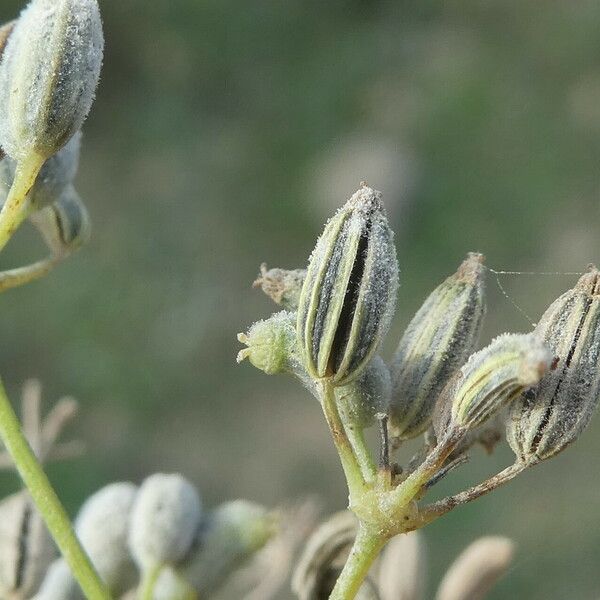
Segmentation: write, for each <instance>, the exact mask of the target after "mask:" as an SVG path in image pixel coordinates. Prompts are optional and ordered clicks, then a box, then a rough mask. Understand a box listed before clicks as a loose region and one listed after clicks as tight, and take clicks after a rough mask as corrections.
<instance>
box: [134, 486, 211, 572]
mask: <svg viewBox="0 0 600 600" xmlns="http://www.w3.org/2000/svg"><path fill="white" fill-rule="evenodd" d="M201 516H202V502H201V500H200V496H199V494H198V491H197V490H196V488H195V487H194V486H193V485H192V484H191V483H190V482H189V481H187V479H185V478H184V477H182V476H181V475H179V474H172V475H165V474H156V475H152V476H150V477H148V478H147V479H146V480H145V481H144V482H143V483H142V485H141V486H140V489H139V492H138V495H137V497H136V501H135V504H134V507H133V512H132V515H131V526H130V530H129V548H130V550H131V554H132V556H133V558H134V560H135V561H136V563H137V564H138V566H139V567H140V569H141V570H142V571H144V570H147V569H151V568H153V567H155V566H156V565H161V564H176V563H178V562H179V561H181V560H183V559H184V558H185V556H186V554H187V553H188V551H189V550H190V548H191V546H192V543H193V541H194V538H195V535H196V532H197V529H198V527H199V525H200V520H201Z"/></svg>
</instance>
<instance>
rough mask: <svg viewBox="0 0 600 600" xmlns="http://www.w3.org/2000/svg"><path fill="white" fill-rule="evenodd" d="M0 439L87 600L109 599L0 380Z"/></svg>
mask: <svg viewBox="0 0 600 600" xmlns="http://www.w3.org/2000/svg"><path fill="white" fill-rule="evenodd" d="M0 436H1V437H2V440H3V441H4V445H5V446H6V449H7V450H8V452H9V453H10V455H11V456H12V458H13V460H14V462H15V465H16V467H17V470H18V471H19V475H20V476H21V478H22V479H23V482H24V483H25V485H26V486H27V489H28V490H29V493H30V495H31V498H32V499H33V502H34V504H35V505H36V507H37V509H38V511H39V512H40V514H41V516H42V518H43V519H44V522H45V523H46V526H47V527H48V530H49V531H50V533H51V534H52V537H53V538H54V541H55V542H56V544H57V545H58V547H59V549H60V551H61V553H62V555H63V557H64V559H65V561H66V562H67V564H68V565H69V567H70V568H71V571H72V572H73V576H74V577H75V579H77V581H78V582H79V585H80V586H81V589H82V590H83V592H84V594H85V596H86V598H88V600H110V594H109V593H108V591H107V590H106V588H105V587H104V584H103V583H102V581H101V580H100V578H99V576H98V574H97V573H96V571H95V569H94V567H93V565H92V563H91V562H90V559H89V558H88V556H87V554H86V553H85V551H84V550H83V548H82V547H81V544H80V543H79V540H78V539H77V537H76V535H75V532H74V531H73V528H72V527H71V523H70V521H69V517H68V516H67V514H66V512H65V510H64V508H63V507H62V504H61V503H60V500H59V499H58V497H57V495H56V493H55V492H54V490H53V489H52V486H51V485H50V482H49V481H48V478H47V477H46V474H45V473H44V470H43V469H42V467H41V465H40V463H39V462H38V460H37V458H36V457H35V455H34V454H33V451H32V450H31V447H30V446H29V444H28V442H27V440H26V439H25V436H24V435H23V432H22V431H21V425H20V423H19V420H18V419H17V416H16V415H15V412H14V410H13V409H12V406H11V405H10V402H9V400H8V398H7V396H6V391H5V390H4V387H3V384H2V382H1V381H0Z"/></svg>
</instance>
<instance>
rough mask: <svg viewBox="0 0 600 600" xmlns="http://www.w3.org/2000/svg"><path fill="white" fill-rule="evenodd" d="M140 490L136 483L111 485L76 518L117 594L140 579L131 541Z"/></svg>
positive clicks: (80, 534) (79, 531) (92, 556)
mask: <svg viewBox="0 0 600 600" xmlns="http://www.w3.org/2000/svg"><path fill="white" fill-rule="evenodd" d="M136 494H137V487H136V486H135V485H134V484H133V483H126V482H123V483H113V484H110V485H107V486H106V487H104V488H102V489H101V490H99V491H98V492H96V493H95V494H94V495H92V496H90V497H89V498H88V499H87V500H86V501H85V503H84V505H83V506H82V507H81V510H80V511H79V514H78V515H77V520H76V521H75V532H76V533H77V536H78V537H79V539H80V540H81V543H82V545H83V547H84V548H85V550H86V552H87V553H88V555H89V557H90V559H91V561H92V563H93V564H94V566H95V567H96V570H97V571H98V574H99V575H100V577H101V578H102V580H103V581H104V583H105V584H106V585H107V586H108V588H109V590H110V591H111V592H112V593H113V594H123V593H125V592H126V591H127V590H128V589H130V588H131V587H132V586H133V585H134V584H135V582H136V576H137V568H136V566H135V564H134V562H133V560H132V558H131V554H130V553H129V547H128V545H127V536H128V532H129V523H130V517H131V510H132V507H133V503H134V501H135V496H136Z"/></svg>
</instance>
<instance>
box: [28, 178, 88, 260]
mask: <svg viewBox="0 0 600 600" xmlns="http://www.w3.org/2000/svg"><path fill="white" fill-rule="evenodd" d="M29 219H30V220H31V222H32V223H33V224H34V225H35V226H36V227H37V228H38V229H39V231H40V233H41V234H42V236H43V238H44V240H45V241H46V244H47V245H48V247H49V248H51V250H52V251H53V252H54V253H55V254H60V253H63V252H72V251H74V250H77V249H78V248H79V247H80V246H82V245H83V244H85V243H86V242H87V241H88V240H89V238H90V234H91V228H92V226H91V221H90V216H89V213H88V211H87V208H86V207H85V205H84V204H83V201H82V200H81V198H80V197H79V194H78V193H77V191H76V190H75V188H74V187H73V186H72V185H69V186H67V188H66V189H65V190H64V191H63V193H62V194H61V196H60V198H59V199H58V200H57V201H56V202H54V204H51V205H50V206H47V207H46V208H44V209H42V210H40V211H38V212H36V213H34V214H33V215H31V217H29Z"/></svg>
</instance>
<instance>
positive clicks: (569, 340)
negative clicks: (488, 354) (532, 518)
mask: <svg viewBox="0 0 600 600" xmlns="http://www.w3.org/2000/svg"><path fill="white" fill-rule="evenodd" d="M535 331H536V333H537V335H538V336H540V337H541V338H542V339H544V341H545V342H546V344H547V345H548V347H549V348H550V349H551V351H552V353H553V354H554V355H555V357H556V368H555V369H554V370H553V371H551V372H549V373H547V374H546V376H545V377H544V378H543V380H542V381H541V383H540V385H539V386H538V387H537V388H536V389H534V390H531V391H530V392H529V393H526V394H523V395H522V396H521V397H520V398H519V399H518V400H517V401H516V402H515V403H514V404H513V405H512V407H511V410H510V413H509V416H508V419H507V430H506V433H507V439H508V442H509V444H510V446H511V448H512V449H513V451H514V452H515V454H516V455H517V458H518V459H519V460H522V461H525V462H529V463H535V462H538V461H540V460H545V459H547V458H550V457H552V456H554V455H555V454H558V453H559V452H560V451H561V450H564V448H566V447H567V446H568V445H569V444H571V443H572V442H573V441H574V440H575V439H576V438H577V437H578V436H579V435H580V434H581V432H582V431H583V430H584V429H585V427H586V426H587V424H588V423H589V421H590V418H591V416H592V414H593V412H594V410H595V409H596V407H597V405H598V400H599V398H600V368H599V366H600V272H598V270H597V269H596V268H595V267H593V268H591V269H590V271H589V272H588V273H586V274H585V275H583V276H582V277H581V279H579V281H578V282H577V284H576V285H575V287H574V288H573V289H571V290H569V291H568V292H566V293H565V294H563V295H562V296H561V297H560V298H558V299H557V300H556V301H555V302H553V303H552V304H551V305H550V307H549V308H548V309H547V310H546V312H545V313H544V315H543V316H542V318H541V320H540V322H539V323H538V325H537V327H536V329H535Z"/></svg>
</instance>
